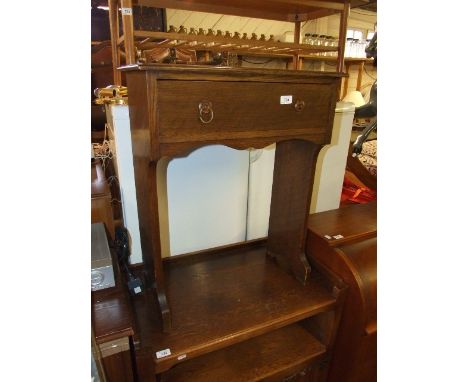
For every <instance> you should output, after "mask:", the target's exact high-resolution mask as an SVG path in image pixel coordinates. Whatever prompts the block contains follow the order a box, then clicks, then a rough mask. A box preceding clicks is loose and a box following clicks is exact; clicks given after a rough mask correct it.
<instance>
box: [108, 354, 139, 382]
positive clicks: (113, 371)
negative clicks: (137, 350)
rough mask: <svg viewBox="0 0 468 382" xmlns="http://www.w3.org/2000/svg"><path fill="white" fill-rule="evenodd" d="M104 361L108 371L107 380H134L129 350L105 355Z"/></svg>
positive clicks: (114, 381)
mask: <svg viewBox="0 0 468 382" xmlns="http://www.w3.org/2000/svg"><path fill="white" fill-rule="evenodd" d="M102 363H103V364H104V370H105V373H106V382H133V381H134V378H133V372H132V358H131V354H130V351H129V350H127V351H123V352H120V353H116V354H112V355H110V356H107V357H104V358H103V359H102Z"/></svg>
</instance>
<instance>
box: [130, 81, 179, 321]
mask: <svg viewBox="0 0 468 382" xmlns="http://www.w3.org/2000/svg"><path fill="white" fill-rule="evenodd" d="M148 77H149V78H147V76H146V75H145V73H128V77H127V79H128V82H129V88H128V93H129V99H128V102H129V112H130V121H131V135H132V151H133V168H134V172H135V189H136V196H137V208H138V222H139V227H140V241H141V249H142V255H143V260H144V263H145V269H146V273H145V276H146V282H147V285H148V286H151V287H154V291H153V292H154V293H155V295H154V296H153V299H154V300H155V301H154V302H153V303H156V299H157V303H158V305H159V308H160V311H161V315H162V317H163V319H164V321H165V323H166V326H165V327H166V329H167V330H170V326H171V318H170V311H169V306H168V302H167V297H166V292H165V282H164V272H163V268H162V262H161V239H160V236H159V208H158V207H159V206H158V202H157V201H158V190H157V182H156V167H157V162H156V161H155V160H153V158H154V157H157V155H158V152H159V149H158V140H157V134H156V132H155V123H156V101H155V97H156V90H155V85H156V84H155V81H154V80H153V79H152V78H151V74H148ZM147 86H148V91H145V90H146V88H147Z"/></svg>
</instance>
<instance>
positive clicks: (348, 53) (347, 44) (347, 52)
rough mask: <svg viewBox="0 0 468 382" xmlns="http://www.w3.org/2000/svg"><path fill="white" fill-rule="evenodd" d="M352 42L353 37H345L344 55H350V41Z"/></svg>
mask: <svg viewBox="0 0 468 382" xmlns="http://www.w3.org/2000/svg"><path fill="white" fill-rule="evenodd" d="M352 42H353V39H352V38H349V37H348V38H347V39H346V45H345V54H344V55H345V57H352V56H351V48H352V47H351V43H352Z"/></svg>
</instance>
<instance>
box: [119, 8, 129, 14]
mask: <svg viewBox="0 0 468 382" xmlns="http://www.w3.org/2000/svg"><path fill="white" fill-rule="evenodd" d="M121 9H122V15H131V14H132V8H121Z"/></svg>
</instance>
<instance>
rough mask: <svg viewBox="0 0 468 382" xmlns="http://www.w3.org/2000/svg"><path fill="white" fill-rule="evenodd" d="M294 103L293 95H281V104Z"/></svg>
mask: <svg viewBox="0 0 468 382" xmlns="http://www.w3.org/2000/svg"><path fill="white" fill-rule="evenodd" d="M291 103H292V95H285V96H281V97H280V104H281V105H289V104H291Z"/></svg>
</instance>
